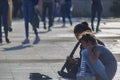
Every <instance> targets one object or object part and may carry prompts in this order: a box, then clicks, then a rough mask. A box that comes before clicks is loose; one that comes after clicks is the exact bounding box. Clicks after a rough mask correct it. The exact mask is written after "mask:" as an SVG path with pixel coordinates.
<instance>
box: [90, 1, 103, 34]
mask: <svg viewBox="0 0 120 80" xmlns="http://www.w3.org/2000/svg"><path fill="white" fill-rule="evenodd" d="M102 11H103V8H102V2H101V0H92V4H91V27H92V31H94V30H95V28H94V20H95V16H96V15H97V26H96V32H98V31H101V30H100V28H99V25H100V21H101V16H102Z"/></svg>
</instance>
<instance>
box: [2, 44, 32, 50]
mask: <svg viewBox="0 0 120 80" xmlns="http://www.w3.org/2000/svg"><path fill="white" fill-rule="evenodd" d="M27 47H32V46H31V45H18V46H13V47H10V48H4V50H3V51H12V50H20V49H24V48H27Z"/></svg>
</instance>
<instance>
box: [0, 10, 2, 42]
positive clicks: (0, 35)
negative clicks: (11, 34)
mask: <svg viewBox="0 0 120 80" xmlns="http://www.w3.org/2000/svg"><path fill="white" fill-rule="evenodd" d="M0 12H1V8H0ZM0 43H2V23H1V13H0Z"/></svg>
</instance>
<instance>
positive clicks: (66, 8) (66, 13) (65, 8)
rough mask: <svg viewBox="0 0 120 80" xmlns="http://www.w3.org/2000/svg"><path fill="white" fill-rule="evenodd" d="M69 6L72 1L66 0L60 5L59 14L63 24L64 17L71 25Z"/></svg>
mask: <svg viewBox="0 0 120 80" xmlns="http://www.w3.org/2000/svg"><path fill="white" fill-rule="evenodd" d="M71 6H72V3H71V2H69V1H68V2H65V4H63V5H62V7H61V16H62V19H63V24H64V25H65V23H66V21H65V18H66V17H67V18H68V19H69V22H70V24H71V25H72V20H71V11H70V8H71Z"/></svg>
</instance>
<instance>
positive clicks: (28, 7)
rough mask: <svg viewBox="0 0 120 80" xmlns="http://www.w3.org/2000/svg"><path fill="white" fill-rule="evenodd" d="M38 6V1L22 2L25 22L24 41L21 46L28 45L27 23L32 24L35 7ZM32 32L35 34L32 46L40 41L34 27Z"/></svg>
mask: <svg viewBox="0 0 120 80" xmlns="http://www.w3.org/2000/svg"><path fill="white" fill-rule="evenodd" d="M37 4H38V0H23V13H24V20H25V37H26V38H25V40H24V41H23V42H22V44H28V43H29V42H30V41H29V23H32V20H33V18H34V14H35V12H36V5H37ZM32 27H33V31H34V33H35V36H36V37H35V40H34V42H33V44H37V43H39V41H40V38H39V36H38V31H37V28H36V26H32Z"/></svg>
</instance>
